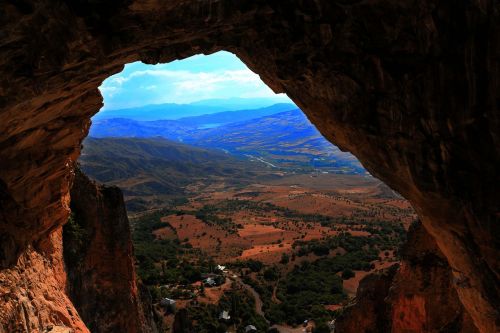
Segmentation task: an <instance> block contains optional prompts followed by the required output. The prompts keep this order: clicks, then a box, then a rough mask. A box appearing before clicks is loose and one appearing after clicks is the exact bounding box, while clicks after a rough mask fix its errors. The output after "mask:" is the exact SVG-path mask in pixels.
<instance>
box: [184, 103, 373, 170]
mask: <svg viewBox="0 0 500 333" xmlns="http://www.w3.org/2000/svg"><path fill="white" fill-rule="evenodd" d="M185 141H186V142H188V143H191V144H194V145H200V146H204V147H212V148H218V149H224V150H226V151H229V152H230V153H232V154H236V155H245V156H251V157H253V158H255V159H258V160H261V161H263V162H264V163H266V164H268V165H272V166H275V167H281V168H288V169H290V168H291V169H304V170H305V171H312V170H314V169H320V170H322V171H328V172H335V173H364V172H365V171H364V169H363V167H362V166H361V164H360V163H359V161H358V160H357V159H356V158H355V157H354V156H353V155H351V154H349V153H345V152H342V151H340V149H338V148H337V147H336V146H335V145H333V144H332V143H330V142H329V141H327V140H326V139H325V138H324V137H323V136H322V135H321V133H319V131H318V130H317V129H316V128H315V127H314V126H313V125H312V124H311V123H310V122H309V120H308V119H307V117H306V116H305V115H304V114H303V113H302V111H300V110H299V109H294V110H290V111H286V112H281V113H278V114H274V115H270V116H265V117H260V118H257V119H252V120H248V121H243V122H237V123H232V124H227V125H224V126H219V127H215V128H210V129H206V130H203V131H196V132H193V133H192V134H191V136H190V137H187V138H186V139H185Z"/></svg>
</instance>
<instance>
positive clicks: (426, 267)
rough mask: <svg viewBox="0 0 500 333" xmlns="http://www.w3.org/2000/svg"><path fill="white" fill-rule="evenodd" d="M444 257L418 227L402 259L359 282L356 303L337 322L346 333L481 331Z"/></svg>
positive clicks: (406, 246) (469, 332)
mask: <svg viewBox="0 0 500 333" xmlns="http://www.w3.org/2000/svg"><path fill="white" fill-rule="evenodd" d="M452 283H453V276H452V274H451V268H450V266H449V265H448V263H447V261H446V258H445V257H444V256H443V254H442V253H441V251H439V249H438V247H437V245H436V242H435V241H434V239H433V238H432V237H430V235H429V233H428V232H427V231H426V230H425V229H424V228H423V227H422V225H421V224H420V223H418V224H414V225H413V226H412V227H411V228H410V231H409V233H408V241H407V243H406V244H405V246H404V248H403V250H402V260H401V263H400V264H399V265H394V266H392V267H391V268H389V269H388V270H386V271H383V272H380V273H376V274H371V275H368V276H366V277H365V278H364V279H363V280H361V282H360V285H359V288H358V291H357V293H356V301H355V303H354V304H353V305H351V306H349V307H348V308H347V309H346V310H345V311H344V313H343V315H342V317H341V318H339V319H338V320H337V322H336V329H337V331H338V332H342V333H350V332H352V333H355V332H373V333H375V332H377V333H385V332H392V333H405V332H420V333H439V332H446V333H477V332H478V330H477V328H476V327H475V325H474V323H473V322H472V320H471V318H470V316H469V314H468V313H467V312H465V310H464V307H463V305H462V304H461V303H460V300H459V298H458V295H457V292H456V290H455V289H454V288H453V287H452Z"/></svg>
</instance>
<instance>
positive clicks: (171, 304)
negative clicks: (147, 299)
mask: <svg viewBox="0 0 500 333" xmlns="http://www.w3.org/2000/svg"><path fill="white" fill-rule="evenodd" d="M160 305H161V306H162V307H164V308H165V309H167V310H171V311H172V312H173V311H175V300H173V299H170V298H166V297H165V298H164V299H162V300H161V301H160Z"/></svg>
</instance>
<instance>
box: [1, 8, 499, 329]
mask: <svg viewBox="0 0 500 333" xmlns="http://www.w3.org/2000/svg"><path fill="white" fill-rule="evenodd" d="M2 10H3V15H2V19H1V20H0V25H1V31H2V32H3V34H2V35H1V36H0V45H2V47H1V48H0V55H1V56H0V59H1V60H0V72H1V74H2V83H1V85H0V108H1V110H0V152H1V153H0V160H1V161H2V163H1V164H0V207H1V212H2V213H1V215H0V266H1V267H2V271H3V272H2V274H4V275H5V274H11V273H13V272H14V271H16V270H20V269H21V266H20V265H21V263H20V261H19V260H20V259H21V258H24V259H26V260H27V258H31V255H30V254H29V252H30V251H31V249H33V248H39V247H40V243H43V242H45V241H47V240H48V239H49V237H50V236H51V235H52V234H53V232H54V231H55V230H57V229H59V228H60V227H61V226H62V225H63V224H64V223H65V222H66V221H67V218H68V214H69V209H68V208H69V206H68V203H69V190H70V184H71V179H72V178H73V175H72V170H73V162H74V161H75V160H76V159H77V157H78V154H79V152H80V144H81V142H82V140H83V138H84V137H85V136H86V135H87V132H88V127H89V124H90V117H91V116H92V115H93V114H95V113H96V112H97V111H98V109H99V108H100V106H101V105H102V98H101V96H100V94H99V91H98V89H97V87H98V86H99V85H100V84H101V82H102V81H103V80H104V79H105V78H106V77H108V76H110V75H111V74H114V73H117V72H119V71H120V70H121V69H122V68H123V65H124V64H125V63H129V62H133V61H138V60H143V61H145V62H147V63H157V62H169V61H172V60H175V59H182V58H185V57H188V56H191V55H194V54H198V53H211V52H215V51H218V50H221V49H225V50H228V51H232V52H234V53H236V54H237V55H238V56H239V57H240V58H241V59H242V60H243V61H244V62H245V63H246V64H247V65H248V66H249V68H251V69H252V70H254V71H255V72H257V73H258V74H259V75H260V77H261V78H262V79H263V80H264V81H265V82H266V83H267V84H268V85H269V86H270V87H271V88H272V89H273V90H275V91H276V92H286V93H287V94H288V95H289V96H290V97H291V98H292V99H293V100H294V101H295V102H296V103H297V104H298V105H299V106H300V108H301V109H302V110H303V111H304V112H305V113H306V114H307V116H308V117H309V118H310V120H311V121H312V122H313V123H314V124H316V126H317V127H318V129H319V130H320V131H321V132H322V133H323V134H324V135H325V137H326V138H328V139H329V140H331V141H332V142H334V143H336V144H337V145H338V146H339V147H340V148H341V149H343V150H348V151H351V152H352V153H353V154H354V155H355V156H356V157H358V158H359V159H360V161H361V162H362V163H363V165H364V166H365V167H366V168H367V169H368V170H369V171H370V173H372V174H373V175H375V176H377V177H378V178H380V179H382V180H383V181H384V182H385V183H387V184H388V185H389V186H390V187H391V188H393V189H395V190H397V191H398V192H399V193H401V194H402V195H403V196H404V197H406V198H407V199H409V200H410V201H411V203H412V205H413V207H415V209H416V211H417V212H418V214H419V216H420V218H421V220H422V223H423V225H424V227H425V228H426V229H427V231H428V232H429V237H431V238H433V239H435V240H436V242H437V247H438V248H439V250H440V251H441V252H442V253H443V255H444V257H445V258H446V261H447V262H448V264H449V265H450V266H451V267H452V275H453V277H454V279H455V281H457V283H454V284H452V285H450V288H453V289H454V290H456V291H457V294H458V298H459V299H460V302H461V303H462V304H463V305H464V307H465V309H466V311H467V312H468V313H469V314H470V316H471V320H472V322H474V324H475V325H476V326H477V327H478V329H479V330H480V331H481V332H488V333H489V332H496V331H498V330H499V327H500V314H499V311H498V309H500V282H499V281H500V257H499V256H498V251H499V244H500V241H499V239H500V231H499V227H500V223H498V222H499V217H500V215H499V205H498V202H499V200H498V199H499V198H498V184H499V183H500V179H499V173H498V169H499V166H500V153H499V148H498V147H499V146H500V145H499V141H500V140H499V137H500V135H499V128H500V126H499V114H500V113H499V112H498V100H500V89H499V85H500V80H499V79H498V78H499V77H500V65H499V62H498V59H499V58H500V46H499V45H500V41H499V40H500V39H499V38H498V36H499V35H500V19H499V17H500V3H499V2H498V1H493V0H478V1H474V2H457V1H452V0H443V1H438V2H436V1H432V0H423V1H409V0H402V1H401V0H399V1H392V0H376V1H369V2H366V1H354V2H349V1H340V2H332V1H327V0H319V1H302V0H301V1H298V0H291V1H287V2H281V1H254V0H251V1H250V0H242V1H231V0H221V1H217V2H213V1H194V0H183V1H152V0H116V1H111V2H108V1H92V2H82V1H76V2H73V1H67V2H64V1H62V2H58V3H57V4H56V5H54V3H53V2H51V1H32V0H27V1H3V2H2ZM24 265H25V266H26V267H30V266H35V265H36V263H35V262H33V263H31V264H30V263H29V262H27V261H25V263H24ZM46 270H50V269H49V268H48V267H47V268H46ZM46 274H49V273H48V272H46ZM11 277H12V276H10V278H11ZM5 279H9V277H8V276H6V277H5ZM31 282H33V283H34V281H31ZM47 283H54V280H47ZM54 286H55V285H53V286H51V288H52V287H54ZM37 297H41V295H40V294H39V293H38V292H37ZM60 299H61V298H58V301H59V300H60ZM62 299H64V298H62ZM58 301H57V302H58ZM8 302H10V299H9V298H7V299H6V300H4V301H2V308H4V306H3V305H4V303H8ZM55 302H56V301H50V302H49V303H55ZM45 308H46V309H50V308H51V305H50V304H49V305H47V306H46V307H45ZM67 308H72V305H71V304H69V303H68V304H67ZM19 309H20V308H15V309H14V308H9V309H8V311H9V312H8V313H4V314H3V317H2V318H16V317H18V316H19V313H17V312H16V311H18V310H19ZM47 313H48V314H52V315H53V316H55V317H57V316H58V314H57V313H55V312H51V311H50V310H47ZM52 315H49V316H48V317H47V318H49V317H51V316H52ZM42 322H43V324H49V323H51V321H50V320H48V319H43V320H42ZM69 324H70V325H72V324H71V323H69ZM429 324H432V323H429ZM1 325H2V326H9V325H15V324H13V322H11V321H10V320H7V321H4V320H2V323H1Z"/></svg>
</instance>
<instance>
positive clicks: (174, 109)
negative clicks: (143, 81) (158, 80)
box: [93, 98, 296, 121]
mask: <svg viewBox="0 0 500 333" xmlns="http://www.w3.org/2000/svg"><path fill="white" fill-rule="evenodd" d="M279 100H280V99H276V98H229V99H207V100H202V101H197V102H194V103H190V104H175V103H167V104H151V105H144V106H140V107H132V108H127V109H117V110H103V111H101V112H99V113H98V114H96V115H95V116H94V117H93V120H94V121H95V120H102V119H111V118H127V119H132V120H140V121H153V120H165V119H169V120H172V119H179V118H185V117H195V116H201V115H207V114H212V113H219V112H224V111H235V110H254V109H260V108H265V107H269V106H272V105H274V104H277V101H279ZM278 104H287V105H288V106H289V107H290V108H294V107H296V106H295V105H294V104H290V103H278Z"/></svg>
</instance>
